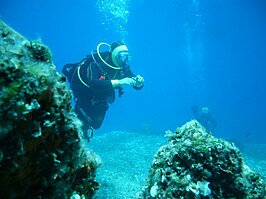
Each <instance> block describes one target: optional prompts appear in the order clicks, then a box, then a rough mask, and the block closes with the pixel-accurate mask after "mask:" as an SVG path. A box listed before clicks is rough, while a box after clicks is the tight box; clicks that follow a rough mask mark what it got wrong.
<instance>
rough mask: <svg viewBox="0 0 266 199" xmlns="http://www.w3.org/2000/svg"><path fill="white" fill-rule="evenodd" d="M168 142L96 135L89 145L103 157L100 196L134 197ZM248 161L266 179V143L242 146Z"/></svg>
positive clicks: (155, 138)
mask: <svg viewBox="0 0 266 199" xmlns="http://www.w3.org/2000/svg"><path fill="white" fill-rule="evenodd" d="M166 142H167V138H165V137H164V136H162V135H160V136H156V135H151V134H139V133H132V132H126V131H112V132H108V133H106V134H103V135H99V136H97V135H95V136H94V137H93V138H92V139H91V141H90V142H89V144H88V148H89V149H92V150H93V151H94V152H95V153H96V154H98V155H99V156H100V157H101V159H102V165H101V167H100V168H98V170H97V176H96V180H97V181H98V182H99V183H100V184H101V187H100V189H99V190H98V191H97V192H96V195H95V198H97V199H133V198H135V197H136V195H137V193H138V192H139V191H141V189H142V187H143V186H144V184H145V179H146V178H147V176H148V171H149V166H150V165H151V163H152V160H153V156H154V154H155V153H156V152H157V150H158V149H159V148H160V146H162V145H164V144H165V143H166ZM242 148H243V149H242V150H243V152H244V158H245V162H246V163H247V165H248V166H249V167H251V168H252V169H253V170H254V171H255V172H259V173H260V174H261V175H262V176H263V177H264V178H266V145H243V146H242Z"/></svg>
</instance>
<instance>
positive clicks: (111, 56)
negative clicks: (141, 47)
mask: <svg viewBox="0 0 266 199" xmlns="http://www.w3.org/2000/svg"><path fill="white" fill-rule="evenodd" d="M102 46H107V47H108V48H109V51H104V52H100V48H101V47H102ZM130 60H131V55H130V53H129V51H128V48H127V46H126V45H125V44H124V43H122V42H117V41H116V42H113V43H112V44H111V45H109V44H107V43H100V44H98V46H97V48H96V50H94V51H92V53H91V55H88V56H87V57H86V58H84V59H83V60H81V61H80V62H79V63H74V64H67V65H65V66H64V67H63V70H62V72H63V74H64V75H65V76H66V77H67V79H68V82H69V83H70V88H71V89H72V91H73V94H74V101H75V112H76V114H77V115H78V118H79V119H80V120H81V121H83V130H84V132H85V137H86V138H87V139H89V138H91V137H92V136H93V129H99V128H100V127H101V125H102V122H103V120H104V118H105V115H106V111H107V110H108V107H109V104H111V103H113V102H114V101H115V90H117V91H118V95H119V97H121V96H122V95H123V93H124V92H123V86H126V85H129V86H132V87H133V88H134V89H136V90H140V89H142V88H143V86H144V78H143V77H142V76H140V75H135V74H134V73H132V71H131V70H130V66H129V65H128V62H129V61H130Z"/></svg>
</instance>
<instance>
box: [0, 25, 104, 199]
mask: <svg viewBox="0 0 266 199" xmlns="http://www.w3.org/2000/svg"><path fill="white" fill-rule="evenodd" d="M0 50H1V51H0V121H1V122H0V184H1V186H0V195H1V198H49V199H50V198H69V197H70V196H71V195H76V196H77V194H78V195H80V196H84V197H86V198H91V197H92V195H93V193H94V191H95V190H96V189H97V187H98V183H97V182H96V181H95V180H94V177H95V170H96V168H97V167H98V165H99V158H98V157H97V156H96V155H95V154H94V153H93V152H91V151H87V149H86V148H85V144H84V139H83V132H82V130H81V122H80V121H79V120H78V119H77V117H76V115H75V113H74V112H73V111H72V93H71V91H70V90H68V89H67V87H66V83H65V78H64V77H63V76H61V75H60V74H59V73H58V72H56V68H55V66H54V64H53V62H52V56H51V52H50V50H49V49H48V47H47V46H45V45H44V44H42V43H41V42H40V41H28V40H27V39H26V38H24V37H23V36H21V35H20V34H19V33H17V32H16V31H14V30H13V29H11V28H10V27H9V26H7V25H6V24H5V23H3V22H0Z"/></svg>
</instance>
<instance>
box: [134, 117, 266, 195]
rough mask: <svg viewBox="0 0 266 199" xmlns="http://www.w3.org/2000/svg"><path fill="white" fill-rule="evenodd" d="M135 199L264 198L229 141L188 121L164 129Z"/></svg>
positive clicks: (262, 187) (261, 187) (257, 177)
mask: <svg viewBox="0 0 266 199" xmlns="http://www.w3.org/2000/svg"><path fill="white" fill-rule="evenodd" d="M167 136H168V137H169V142H168V143H167V144H166V145H164V146H162V147H161V148H160V149H159V151H158V152H157V154H156V155H155V158H154V160H153V164H152V166H151V168H150V172H149V177H148V179H147V184H146V186H145V187H144V188H143V191H142V192H141V193H140V194H139V196H138V198H184V199H186V198H246V199H247V198H249V199H251V198H252V199H255V198H264V197H265V195H266V191H265V184H264V183H263V179H262V177H261V176H260V175H259V174H257V173H254V172H253V171H252V170H251V169H250V168H249V167H248V166H247V165H246V164H245V163H244V161H243V158H242V156H241V153H240V152H239V150H238V149H237V148H236V147H235V146H234V145H233V144H231V143H229V142H227V141H224V140H222V139H217V138H215V137H213V136H212V135H211V134H210V133H208V132H206V131H205V129H204V128H203V127H202V126H201V125H200V124H199V123H198V122H197V121H196V120H192V121H190V122H188V123H186V124H185V125H183V126H182V127H181V128H178V129H177V131H176V132H175V133H172V132H170V131H168V132H167Z"/></svg>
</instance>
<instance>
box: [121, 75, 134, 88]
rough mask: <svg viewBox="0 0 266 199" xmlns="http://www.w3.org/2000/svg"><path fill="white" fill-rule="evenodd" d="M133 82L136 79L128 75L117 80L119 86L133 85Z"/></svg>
mask: <svg viewBox="0 0 266 199" xmlns="http://www.w3.org/2000/svg"><path fill="white" fill-rule="evenodd" d="M135 84H136V80H134V79H133V78H130V77H126V78H123V79H120V80H119V85H120V86H125V85H129V86H134V85H135Z"/></svg>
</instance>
